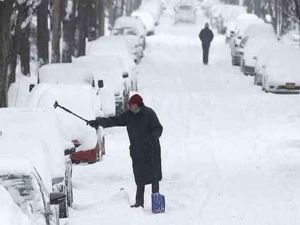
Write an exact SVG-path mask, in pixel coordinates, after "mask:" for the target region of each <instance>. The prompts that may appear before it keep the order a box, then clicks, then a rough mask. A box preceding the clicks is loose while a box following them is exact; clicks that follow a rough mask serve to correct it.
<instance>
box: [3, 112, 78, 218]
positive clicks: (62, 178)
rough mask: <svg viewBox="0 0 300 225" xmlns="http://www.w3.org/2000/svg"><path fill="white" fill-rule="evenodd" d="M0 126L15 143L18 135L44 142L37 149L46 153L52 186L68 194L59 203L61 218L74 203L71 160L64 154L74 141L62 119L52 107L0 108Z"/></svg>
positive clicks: (70, 150) (71, 147) (70, 149)
mask: <svg viewBox="0 0 300 225" xmlns="http://www.w3.org/2000/svg"><path fill="white" fill-rule="evenodd" d="M0 129H1V131H2V135H6V136H8V137H10V138H12V139H13V138H14V139H15V142H17V141H18V139H20V138H21V137H26V138H27V139H33V140H37V141H43V143H44V146H45V147H44V148H40V151H43V150H44V154H47V160H48V161H49V170H50V174H51V182H50V184H51V185H52V189H53V191H54V192H61V193H63V194H65V195H66V196H67V198H66V199H65V200H66V201H65V202H64V203H63V204H61V205H60V208H59V215H60V217H61V218H65V217H67V216H68V206H72V203H73V185H72V163H71V160H70V159H69V157H66V156H65V155H68V154H69V152H72V151H74V144H73V143H72V142H71V138H69V136H67V134H66V133H64V132H63V129H62V127H61V121H60V120H59V119H58V117H57V115H56V114H55V112H54V110H41V109H29V108H3V109H1V110H0ZM24 145H25V144H24ZM19 146H21V145H19ZM28 148H29V147H28ZM32 148H33V147H32ZM32 151H33V149H32V150H30V152H32ZM0 152H1V150H0ZM45 152H46V153H45ZM35 154H36V153H35ZM35 161H38V159H37V160H35ZM42 171H45V170H42Z"/></svg>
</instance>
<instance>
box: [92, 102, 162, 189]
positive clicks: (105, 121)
mask: <svg viewBox="0 0 300 225" xmlns="http://www.w3.org/2000/svg"><path fill="white" fill-rule="evenodd" d="M97 121H98V122H99V123H100V125H101V126H103V127H104V128H107V127H114V126H126V127H127V132H128V136H129V140H130V148H129V149H130V156H131V158H132V166H133V172H134V177H135V182H136V184H137V185H144V184H150V183H153V182H155V181H160V180H161V179H162V171H161V149H160V142H159V138H160V136H161V134H162V131H163V127H162V125H161V124H160V122H159V120H158V118H157V116H156V113H155V112H154V111H153V110H152V109H151V108H149V107H146V106H142V108H141V110H140V111H139V112H138V113H137V114H134V113H132V112H131V111H126V112H124V113H122V114H120V115H119V116H114V117H109V118H97Z"/></svg>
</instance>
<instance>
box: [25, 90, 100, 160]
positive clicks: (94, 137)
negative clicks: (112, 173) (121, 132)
mask: <svg viewBox="0 0 300 225" xmlns="http://www.w3.org/2000/svg"><path fill="white" fill-rule="evenodd" d="M56 101H57V102H58V103H59V104H60V105H62V106H63V107H66V108H68V109H69V110H71V111H73V112H75V113H77V114H78V115H80V116H81V117H83V118H85V119H86V120H93V119H95V118H96V117H97V116H103V112H102V111H101V108H100V104H99V102H98V99H97V97H96V94H95V89H93V88H92V87H91V86H90V85H84V84H78V85H74V84H39V85H37V86H36V87H35V88H34V89H33V90H32V93H31V96H30V100H29V103H28V106H29V107H38V108H45V109H47V108H48V109H49V108H52V109H53V106H54V104H55V102H56ZM56 113H57V116H58V117H59V119H60V122H61V126H62V129H64V131H65V132H66V133H67V134H68V136H70V138H71V140H73V141H74V142H75V143H76V145H78V147H77V148H76V152H74V153H72V154H71V160H72V162H73V163H81V162H88V163H95V162H97V161H99V160H100V159H101V157H102V156H103V155H104V153H105V140H104V132H103V130H102V128H101V127H100V128H99V129H98V130H97V131H96V130H95V129H93V128H91V127H90V126H87V124H86V122H85V121H83V120H81V119H79V118H77V117H75V116H74V115H71V114H70V113H66V112H65V111H63V110H62V109H61V108H56Z"/></svg>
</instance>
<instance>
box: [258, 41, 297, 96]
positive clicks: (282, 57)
mask: <svg viewBox="0 0 300 225" xmlns="http://www.w3.org/2000/svg"><path fill="white" fill-rule="evenodd" d="M299 61H300V51H299V49H296V48H293V47H288V46H286V47H285V48H281V49H280V50H276V51H274V52H272V57H271V58H270V59H269V60H268V62H267V64H266V65H265V66H264V68H263V82H262V89H263V90H264V91H266V92H273V93H299V92H300V75H299V71H300V64H299Z"/></svg>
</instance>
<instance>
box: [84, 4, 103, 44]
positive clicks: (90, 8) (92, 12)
mask: <svg viewBox="0 0 300 225" xmlns="http://www.w3.org/2000/svg"><path fill="white" fill-rule="evenodd" d="M99 1H100V0H90V2H89V3H88V4H87V7H86V10H87V19H88V34H87V35H88V40H89V41H93V40H96V39H97V23H98V13H99V12H98V10H99V8H98V6H99V4H98V2H99Z"/></svg>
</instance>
